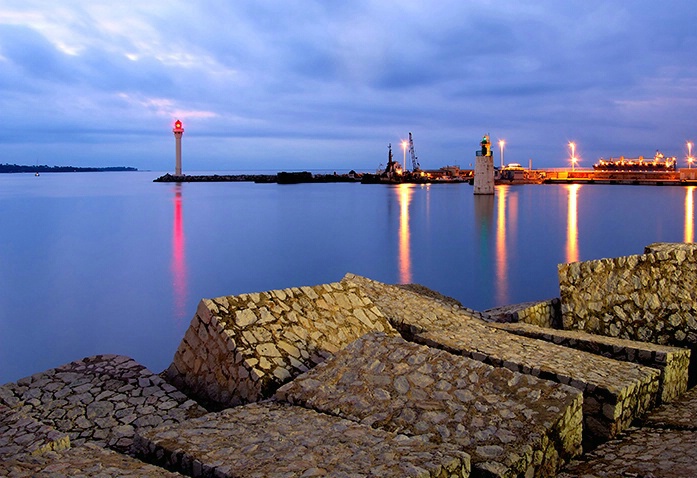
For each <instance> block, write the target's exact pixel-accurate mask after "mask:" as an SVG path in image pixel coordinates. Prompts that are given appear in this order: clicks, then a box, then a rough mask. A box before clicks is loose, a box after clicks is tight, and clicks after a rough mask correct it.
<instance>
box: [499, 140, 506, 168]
mask: <svg viewBox="0 0 697 478" xmlns="http://www.w3.org/2000/svg"><path fill="white" fill-rule="evenodd" d="M505 144H506V142H505V141H504V140H502V139H500V140H499V148H500V149H501V169H503V166H504V163H503V146H504V145H505Z"/></svg>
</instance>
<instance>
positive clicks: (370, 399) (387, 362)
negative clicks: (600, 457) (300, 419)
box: [275, 332, 582, 477]
mask: <svg viewBox="0 0 697 478" xmlns="http://www.w3.org/2000/svg"><path fill="white" fill-rule="evenodd" d="M501 333H502V334H503V332H501ZM275 398H276V399H278V400H284V401H288V402H289V403H291V404H295V405H301V406H304V407H308V408H313V409H315V410H317V411H319V412H322V413H329V414H334V415H337V416H340V417H343V418H347V419H349V420H353V421H356V422H359V423H362V424H365V425H370V426H372V427H374V428H378V429H382V430H387V431H391V432H395V433H404V434H407V435H410V436H419V435H422V436H427V437H428V438H429V440H432V441H433V442H434V443H438V444H452V445H456V446H458V447H459V448H461V449H462V450H463V451H465V452H467V453H468V454H470V455H471V457H472V475H473V476H487V477H491V476H499V477H504V476H505V477H517V476H520V477H523V476H532V474H534V476H541V477H544V476H554V475H555V473H556V472H557V470H558V468H559V466H560V465H561V464H563V463H564V462H565V461H567V460H569V459H570V458H572V457H574V456H576V455H578V454H580V452H581V438H582V395H581V393H580V392H579V391H577V390H576V389H574V388H572V387H569V386H566V385H562V384H557V383H552V382H550V381H546V380H540V379H537V378H535V377H532V376H530V375H524V374H519V373H515V372H512V371H510V370H507V369H504V368H497V367H492V366H489V365H486V364H484V363H482V362H479V361H475V360H470V359H467V358H464V357H458V356H456V355H452V354H449V353H446V352H444V351H441V350H437V349H433V348H429V347H424V346H422V345H418V344H415V343H412V342H407V341H405V340H403V339H401V338H399V337H388V336H385V335H384V334H368V335H365V336H364V337H362V338H360V339H359V340H357V341H355V342H353V343H352V344H350V345H349V346H348V347H346V348H345V349H343V350H341V351H340V352H338V353H337V354H336V355H335V356H334V357H332V358H331V359H329V360H327V361H326V362H324V363H322V364H320V365H318V366H317V367H315V368H314V369H312V370H310V371H309V372H307V373H305V374H303V375H301V376H299V377H298V378H296V379H295V380H294V381H292V382H290V383H288V384H286V385H284V386H283V387H281V388H280V389H279V390H278V391H277V393H276V395H275Z"/></svg>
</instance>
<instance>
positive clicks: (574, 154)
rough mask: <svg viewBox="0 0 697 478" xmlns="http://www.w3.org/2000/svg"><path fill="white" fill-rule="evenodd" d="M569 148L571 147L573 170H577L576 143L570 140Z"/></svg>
mask: <svg viewBox="0 0 697 478" xmlns="http://www.w3.org/2000/svg"><path fill="white" fill-rule="evenodd" d="M569 148H571V170H572V171H575V170H576V161H577V158H576V143H574V142H573V141H569Z"/></svg>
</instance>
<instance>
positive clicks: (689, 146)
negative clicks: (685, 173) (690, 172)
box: [687, 141, 695, 169]
mask: <svg viewBox="0 0 697 478" xmlns="http://www.w3.org/2000/svg"><path fill="white" fill-rule="evenodd" d="M694 160H695V158H693V157H692V141H688V142H687V167H688V169H689V168H691V167H692V162H693V161H694Z"/></svg>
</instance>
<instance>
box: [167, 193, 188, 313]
mask: <svg viewBox="0 0 697 478" xmlns="http://www.w3.org/2000/svg"><path fill="white" fill-rule="evenodd" d="M175 188H176V189H175V194H174V222H173V229H172V264H171V269H172V286H173V290H174V315H175V317H176V319H177V320H178V321H181V320H184V319H186V317H187V314H188V311H187V310H186V309H187V307H186V305H187V304H186V302H187V286H186V282H187V281H186V278H187V274H186V257H185V248H184V217H183V212H182V185H181V184H176V185H175Z"/></svg>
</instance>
